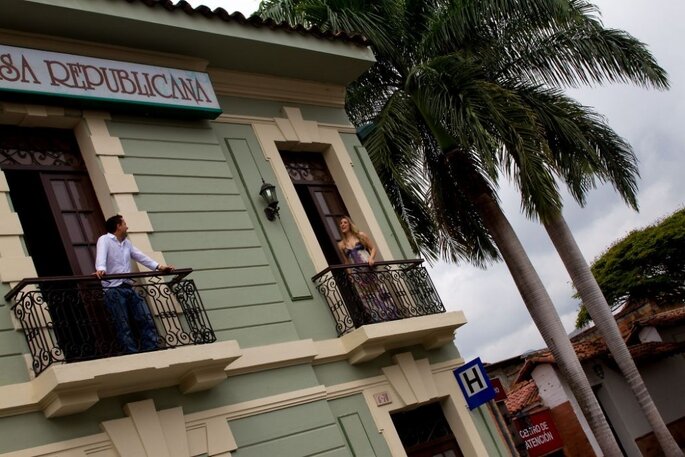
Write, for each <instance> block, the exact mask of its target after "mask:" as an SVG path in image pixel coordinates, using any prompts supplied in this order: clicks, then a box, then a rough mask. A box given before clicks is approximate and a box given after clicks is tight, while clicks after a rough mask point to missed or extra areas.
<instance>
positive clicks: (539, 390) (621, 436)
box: [488, 303, 685, 457]
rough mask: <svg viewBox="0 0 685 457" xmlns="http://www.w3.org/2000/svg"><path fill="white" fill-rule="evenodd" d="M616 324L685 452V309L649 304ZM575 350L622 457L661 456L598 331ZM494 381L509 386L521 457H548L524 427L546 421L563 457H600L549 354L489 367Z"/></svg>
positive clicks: (577, 341)
mask: <svg viewBox="0 0 685 457" xmlns="http://www.w3.org/2000/svg"><path fill="white" fill-rule="evenodd" d="M617 321H618V325H619V328H620V329H621V331H622V333H623V335H624V337H625V340H626V343H627V345H628V349H629V350H630V354H631V355H632V357H633V359H634V360H635V363H636V364H637V366H638V369H639V370H640V374H641V375H642V377H643V379H644V381H645V385H646V387H647V389H648V390H649V393H650V395H651V396H652V398H653V400H654V403H655V405H656V407H657V408H658V409H659V412H660V413H661V415H662V417H663V419H664V421H665V422H666V424H667V426H668V428H669V430H670V431H671V433H672V434H673V437H674V438H675V440H676V442H678V443H679V444H680V446H683V447H685V387H684V386H685V383H684V382H683V380H685V356H683V352H685V307H683V306H682V305H677V306H675V307H673V308H672V309H668V310H664V309H663V308H659V307H656V306H655V305H653V304H651V303H647V304H644V305H641V306H639V307H637V306H636V307H631V308H630V309H625V310H623V311H622V312H621V313H619V314H618V315H617ZM573 347H574V349H575V351H576V353H577V354H578V358H579V360H580V362H581V364H582V365H583V368H584V370H585V374H586V375H587V377H588V379H589V381H590V383H591V385H592V388H593V390H594V392H595V394H596V395H597V399H598V400H599V402H600V405H601V407H602V409H603V411H604V413H605V414H606V417H607V419H608V421H609V424H610V425H611V429H612V431H613V433H614V434H615V436H616V440H617V441H618V443H619V445H620V446H621V449H622V450H623V453H624V454H625V455H627V456H631V457H632V456H635V457H639V456H659V455H662V451H661V448H660V447H659V444H658V442H657V440H656V437H655V436H654V432H653V431H652V430H651V427H650V426H649V423H648V422H647V420H646V418H645V417H644V413H643V412H642V410H641V409H640V406H639V405H638V403H637V400H636V399H635V396H634V394H633V393H632V391H631V389H630V387H629V385H628V383H627V382H626V380H625V378H624V377H623V375H622V374H621V372H620V370H619V369H618V367H617V365H616V363H615V362H614V360H613V358H612V357H611V354H610V353H609V350H608V348H607V346H606V344H605V343H604V341H603V340H602V339H601V338H600V337H599V335H598V332H597V329H596V328H595V327H591V328H589V329H587V330H585V331H583V332H581V333H579V334H578V335H576V336H574V337H573ZM488 373H489V374H490V376H491V377H496V378H498V379H500V380H501V381H502V383H503V384H504V385H506V386H508V389H507V390H508V394H509V397H508V398H507V399H506V400H504V402H503V403H502V404H500V407H505V408H504V413H505V415H507V414H508V415H509V417H508V419H510V421H511V423H512V425H513V427H512V429H513V430H512V432H513V434H514V437H515V438H517V439H518V441H519V445H520V449H521V451H522V452H528V454H529V455H532V456H536V455H544V454H540V453H538V452H537V449H534V448H538V447H540V448H541V449H544V448H543V447H542V445H543V444H544V445H546V444H547V443H546V442H545V443H527V442H526V440H525V437H523V436H519V435H520V433H519V431H520V430H521V429H522V428H523V427H522V424H527V423H529V422H530V418H531V417H535V416H536V415H538V416H540V415H544V417H546V418H548V421H549V422H550V423H553V424H554V425H555V429H556V432H555V433H556V436H557V439H555V440H553V441H554V442H555V443H556V444H555V446H556V448H557V449H559V448H562V449H563V452H564V455H569V456H588V455H600V454H601V451H600V449H599V446H598V444H597V442H596V441H595V439H594V437H593V435H592V433H591V431H590V427H589V425H588V423H587V421H586V420H585V418H584V416H583V414H582V411H581V409H580V407H579V406H578V403H577V401H576V399H575V398H574V397H573V395H572V394H571V393H570V389H569V387H568V385H567V384H566V382H565V381H564V380H563V378H562V377H561V375H560V374H559V371H558V369H557V367H556V363H555V360H554V357H553V356H552V354H551V353H550V352H549V350H547V349H544V350H542V351H538V352H535V353H530V354H526V355H524V356H521V357H518V358H512V359H508V360H503V361H501V362H498V363H496V364H492V365H489V366H488ZM550 441H552V440H550ZM533 444H536V446H532V445H533ZM531 447H532V448H533V449H531Z"/></svg>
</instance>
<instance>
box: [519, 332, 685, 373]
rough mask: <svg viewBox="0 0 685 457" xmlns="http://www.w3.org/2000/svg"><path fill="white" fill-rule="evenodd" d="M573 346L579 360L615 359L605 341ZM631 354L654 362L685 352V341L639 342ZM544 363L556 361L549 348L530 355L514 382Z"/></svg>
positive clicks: (580, 343)
mask: <svg viewBox="0 0 685 457" xmlns="http://www.w3.org/2000/svg"><path fill="white" fill-rule="evenodd" d="M573 348H574V349H575V351H576V354H578V360H580V361H581V362H585V361H588V360H592V359H596V358H605V359H607V360H610V361H613V358H612V357H611V354H610V353H609V348H608V347H607V346H606V344H604V341H602V340H599V339H595V340H590V341H580V342H577V343H573ZM628 350H629V351H630V355H631V356H632V357H633V359H634V360H635V362H653V361H656V360H659V359H661V358H664V357H667V356H669V355H673V354H677V353H680V352H685V341H683V342H680V343H664V342H649V343H638V344H634V345H632V346H629V347H628ZM542 363H555V360H554V356H553V355H552V353H551V352H550V351H549V350H545V351H544V352H542V353H539V355H536V356H533V357H530V358H528V359H527V360H526V362H525V363H524V364H523V367H521V370H520V371H519V373H518V375H517V376H516V380H515V381H514V383H519V382H522V381H523V380H525V379H528V377H529V376H530V373H531V372H532V371H533V368H535V366H536V365H538V364H542Z"/></svg>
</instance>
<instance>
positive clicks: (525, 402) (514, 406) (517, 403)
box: [504, 379, 542, 414]
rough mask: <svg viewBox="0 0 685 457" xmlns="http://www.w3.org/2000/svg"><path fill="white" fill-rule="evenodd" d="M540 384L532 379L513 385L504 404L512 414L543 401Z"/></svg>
mask: <svg viewBox="0 0 685 457" xmlns="http://www.w3.org/2000/svg"><path fill="white" fill-rule="evenodd" d="M541 401H542V400H541V399H540V392H539V391H538V386H537V385H536V384H535V381H533V380H532V379H530V380H528V381H523V382H521V383H519V384H515V385H514V386H512V388H511V390H510V391H509V393H507V399H506V400H504V404H505V405H506V407H507V410H508V411H509V413H510V414H518V413H520V412H521V411H523V410H524V409H526V408H528V407H530V406H533V405H536V404H540V403H541Z"/></svg>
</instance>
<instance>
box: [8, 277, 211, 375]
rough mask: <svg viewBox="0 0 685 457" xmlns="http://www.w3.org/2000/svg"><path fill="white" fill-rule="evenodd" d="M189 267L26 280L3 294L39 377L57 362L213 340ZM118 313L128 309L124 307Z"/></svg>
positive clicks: (104, 356)
mask: <svg viewBox="0 0 685 457" xmlns="http://www.w3.org/2000/svg"><path fill="white" fill-rule="evenodd" d="M191 272H192V269H189V268H188V269H179V270H175V271H173V272H170V273H161V272H156V271H151V272H146V273H130V274H116V275H107V276H104V277H103V279H106V280H116V279H123V280H124V284H122V285H121V286H119V287H104V286H103V284H104V283H101V281H100V280H99V279H98V278H96V277H95V276H92V275H91V276H59V277H44V278H30V279H24V280H22V281H21V282H20V283H19V284H17V286H16V287H14V288H13V289H12V290H11V291H10V292H8V293H7V295H5V300H8V301H13V305H12V311H13V313H14V317H15V318H16V319H17V320H18V321H19V322H20V324H21V327H22V329H23V331H24V335H25V337H26V342H27V343H28V347H29V351H30V353H31V359H32V365H33V370H34V372H35V373H36V375H38V374H40V373H41V372H43V371H44V370H45V369H46V368H47V367H48V366H50V365H51V364H52V363H55V362H76V361H82V360H91V359H101V358H106V357H113V356H117V355H123V354H128V353H133V352H143V351H154V350H161V349H168V348H174V347H177V346H186V345H191V344H204V343H212V342H214V341H216V336H215V334H214V330H213V329H212V326H211V324H210V322H209V319H208V318H207V313H206V311H205V309H204V306H203V304H202V300H201V299H200V295H199V294H198V292H197V288H196V287H195V283H194V281H193V280H192V279H187V278H186V276H188V274H190V273H191ZM122 310H126V311H125V312H124V311H122Z"/></svg>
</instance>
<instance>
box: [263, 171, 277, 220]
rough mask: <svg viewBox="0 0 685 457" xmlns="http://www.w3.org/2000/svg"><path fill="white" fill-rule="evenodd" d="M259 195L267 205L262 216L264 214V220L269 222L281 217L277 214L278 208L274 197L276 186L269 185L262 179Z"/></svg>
mask: <svg viewBox="0 0 685 457" xmlns="http://www.w3.org/2000/svg"><path fill="white" fill-rule="evenodd" d="M259 195H261V196H262V198H263V199H264V201H265V202H266V205H267V206H266V208H264V214H266V218H267V219H269V220H270V221H273V220H274V219H276V216H278V217H279V218H280V217H281V216H280V214H278V211H279V210H280V208H279V207H278V198H277V197H276V186H274V185H273V184H271V183H268V182H264V180H263V179H262V187H261V189H259Z"/></svg>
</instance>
